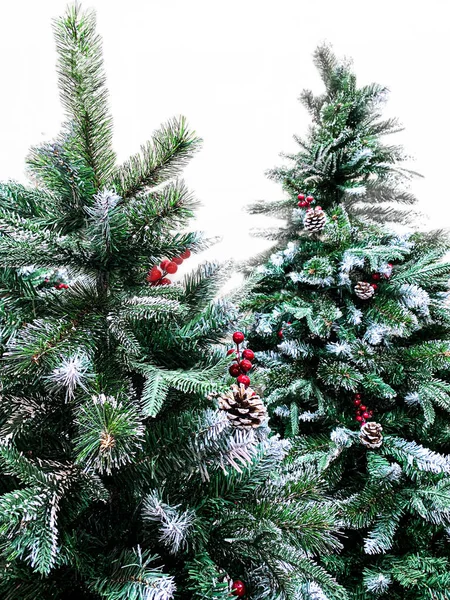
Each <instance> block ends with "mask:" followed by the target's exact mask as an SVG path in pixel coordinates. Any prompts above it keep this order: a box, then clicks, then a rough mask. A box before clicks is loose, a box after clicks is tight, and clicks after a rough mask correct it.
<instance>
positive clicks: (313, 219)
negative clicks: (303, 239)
mask: <svg viewBox="0 0 450 600" xmlns="http://www.w3.org/2000/svg"><path fill="white" fill-rule="evenodd" d="M326 222H327V216H326V214H325V213H324V212H323V210H322V209H321V208H308V210H307V211H306V215H305V218H304V219H303V225H304V227H305V229H307V230H308V231H310V232H311V233H318V232H319V231H322V229H323V228H324V227H325V223H326Z"/></svg>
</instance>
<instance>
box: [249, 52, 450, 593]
mask: <svg viewBox="0 0 450 600" xmlns="http://www.w3.org/2000/svg"><path fill="white" fill-rule="evenodd" d="M315 62H316V65H317V67H318V69H319V72H320V74H321V77H322V80H323V84H324V86H325V92H324V93H323V94H321V95H319V96H315V95H313V94H312V93H311V92H305V93H303V95H302V101H303V104H304V105H305V106H306V108H307V109H308V110H309V112H310V114H311V117H312V125H311V128H310V130H309V132H308V134H307V136H306V137H305V138H304V139H301V138H296V141H297V142H298V145H299V151H298V153H295V154H292V155H289V156H288V157H286V158H287V162H286V163H285V166H283V167H281V168H277V169H274V170H272V171H270V172H269V176H270V177H271V178H273V179H275V180H276V181H279V182H280V183H282V185H283V189H284V190H285V192H286V196H285V199H283V200H281V201H279V202H273V203H263V202H260V203H258V204H257V205H255V206H254V207H253V209H252V210H253V212H257V213H266V214H269V215H272V216H276V217H278V218H284V219H285V221H286V222H285V224H284V225H283V226H281V227H280V229H279V230H278V231H275V232H272V233H271V235H272V236H273V238H274V239H275V241H276V245H275V248H274V249H273V250H272V253H271V255H270V257H268V259H267V261H266V262H265V264H264V265H263V266H261V267H260V268H259V273H260V276H261V279H260V281H259V283H258V284H257V286H256V288H255V289H254V293H253V295H252V296H251V297H250V298H249V299H247V300H246V301H245V303H244V308H245V309H246V310H250V311H252V312H253V313H254V314H253V321H252V324H251V326H250V328H249V330H248V333H249V338H250V341H251V346H252V348H253V349H254V350H258V352H257V353H256V357H257V360H258V364H259V383H260V385H261V387H262V389H263V392H264V396H265V399H266V403H267V405H268V408H269V412H270V414H271V417H272V418H271V427H272V428H274V429H276V430H277V431H279V432H280V433H281V434H282V435H283V436H285V437H286V438H289V439H290V440H291V442H292V449H291V453H290V460H292V461H293V463H296V464H297V465H298V463H299V461H303V462H304V463H305V464H307V465H308V466H309V467H310V468H313V467H314V468H315V469H316V470H317V472H318V473H320V474H321V475H322V476H323V477H324V479H325V480H326V482H327V489H328V492H329V493H330V494H331V495H332V497H333V498H334V503H335V506H336V508H337V509H338V511H339V515H340V517H341V519H342V522H343V524H344V527H345V539H344V550H343V551H342V552H341V553H338V554H335V555H333V556H332V557H329V558H327V557H324V558H323V564H324V565H326V567H327V568H328V569H330V570H331V572H332V573H334V574H335V576H336V577H337V579H338V581H339V582H340V583H341V584H342V585H343V586H344V587H345V588H346V590H347V593H348V595H349V598H351V599H352V600H369V599H373V598H382V599H384V598H386V599H387V598H389V599H390V600H413V599H414V600H432V599H434V600H436V599H439V600H443V599H446V598H450V591H449V590H450V552H449V539H448V532H449V531H450V530H449V526H450V478H449V473H450V460H449V457H448V453H449V449H450V420H449V412H450V380H449V369H450V341H449V325H450V312H449V305H448V283H449V277H450V264H449V263H448V262H445V260H444V255H445V254H446V252H447V251H448V240H447V239H446V238H445V236H444V235H442V233H439V232H435V233H432V234H426V235H425V234H419V233H404V230H399V228H398V227H396V228H395V229H392V228H390V225H389V222H390V221H396V222H397V224H398V223H403V224H404V223H405V222H406V221H407V220H408V219H409V217H410V216H411V213H410V208H409V207H410V205H412V204H413V203H414V197H413V196H412V195H411V194H410V193H409V192H408V191H407V190H406V188H405V187H404V182H405V179H408V178H409V177H410V176H411V175H412V174H411V173H410V172H408V171H407V170H406V169H405V168H404V167H403V165H404V164H405V163H404V159H405V156H404V154H403V152H402V150H401V149H400V148H398V147H397V146H395V145H389V144H388V143H387V142H386V135H387V134H390V133H393V132H395V131H397V130H398V125H397V123H396V122H395V121H392V120H383V118H382V116H381V110H380V108H381V106H382V101H383V100H384V98H385V95H386V90H385V89H383V88H382V87H380V86H378V85H369V86H363V87H358V85H357V82H356V78H355V75H354V73H353V71H352V67H351V65H350V64H349V63H348V62H340V61H339V60H337V59H336V57H335V56H334V55H333V53H332V52H331V50H330V49H329V48H328V47H320V48H319V49H318V50H317V51H316V54H315ZM298 203H299V205H300V206H297V204H298ZM317 205H320V207H321V209H323V210H321V209H320V208H319V209H318V208H317ZM405 209H406V210H405ZM399 231H402V232H401V233H398V232H399ZM370 423H374V424H378V425H369V424H370ZM379 425H381V426H382V437H380V433H381V431H380V428H379ZM375 429H376V430H377V431H376V432H375V433H374V431H375ZM371 430H372V432H371ZM318 597H319V596H318ZM328 597H329V596H328V594H327V593H326V592H325V591H324V593H323V595H322V596H320V598H328Z"/></svg>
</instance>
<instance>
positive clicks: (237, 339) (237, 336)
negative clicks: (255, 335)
mask: <svg viewBox="0 0 450 600" xmlns="http://www.w3.org/2000/svg"><path fill="white" fill-rule="evenodd" d="M244 340H245V335H244V334H243V333H242V331H235V332H234V333H233V342H234V343H235V344H242V342H243V341H244Z"/></svg>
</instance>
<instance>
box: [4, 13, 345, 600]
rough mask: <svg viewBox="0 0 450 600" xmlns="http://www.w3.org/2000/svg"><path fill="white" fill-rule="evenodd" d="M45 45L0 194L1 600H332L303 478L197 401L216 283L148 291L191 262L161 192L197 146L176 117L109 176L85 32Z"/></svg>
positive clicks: (333, 535)
mask: <svg viewBox="0 0 450 600" xmlns="http://www.w3.org/2000/svg"><path fill="white" fill-rule="evenodd" d="M55 34H56V41H57V50H58V55H59V63H58V73H59V86H60V91H61V99H62V102H63V105H64V108H65V111H66V117H67V122H66V123H65V125H64V127H63V131H62V133H61V135H60V136H59V137H58V138H57V139H56V141H54V142H52V143H48V144H43V145H41V146H39V147H36V148H34V149H33V150H32V151H31V153H30V156H29V158H28V168H29V172H30V174H31V176H32V178H33V183H34V185H33V186H32V187H27V186H24V185H21V184H18V183H12V182H10V183H5V184H2V185H1V188H0V234H1V235H0V268H1V269H2V279H1V289H2V292H1V303H2V312H1V315H0V316H1V319H2V327H3V337H2V342H3V344H4V346H5V348H4V352H3V355H2V359H1V369H0V383H1V388H2V389H1V400H0V481H1V489H0V492H1V495H0V573H1V576H0V596H1V597H2V598H3V599H4V600H29V599H33V600H35V599H43V600H46V599H52V600H55V599H56V600H57V599H58V598H61V599H64V600H68V599H70V598H76V599H77V600H78V599H86V600H87V599H92V600H100V599H102V598H105V599H107V600H133V599H135V600H137V599H142V600H145V599H147V600H169V599H170V598H192V599H200V598H202V599H211V600H213V599H214V600H219V599H221V598H223V599H225V598H228V597H230V587H231V585H232V584H233V581H234V590H235V592H233V593H238V594H239V595H243V594H245V595H247V596H248V597H251V598H254V599H259V598H261V599H262V598H280V599H292V600H294V598H295V599H296V600H299V599H304V600H308V599H311V598H316V597H317V593H316V592H317V590H324V593H326V594H327V595H328V597H329V598H332V599H334V600H344V599H345V598H346V594H345V592H344V591H343V589H342V587H341V586H339V585H338V584H337V583H336V582H335V580H334V579H333V578H332V577H331V576H330V575H328V573H327V572H326V570H324V569H323V567H321V566H319V565H318V564H317V562H315V560H314V557H315V556H317V555H319V554H320V555H326V554H328V553H331V552H332V551H335V550H337V549H338V548H339V547H340V541H339V539H338V537H337V531H338V520H337V516H336V509H335V507H334V506H333V504H332V503H331V502H330V501H329V499H328V498H327V497H326V496H324V494H323V491H322V486H323V482H322V480H321V478H320V476H319V475H318V474H317V473H316V472H315V471H314V470H311V469H309V468H307V467H303V466H302V465H301V461H300V462H299V465H298V466H297V465H296V462H295V461H294V463H293V465H294V466H292V464H291V463H290V462H289V463H286V462H285V456H286V453H287V451H288V446H289V445H288V443H286V442H284V441H280V439H278V438H277V437H276V436H275V437H274V436H272V437H271V436H270V435H269V429H268V427H267V426H266V425H265V424H263V425H261V426H260V427H257V428H255V429H252V430H251V431H248V430H246V429H244V428H242V427H239V426H235V427H233V426H232V425H231V423H230V421H229V419H228V418H227V415H226V414H225V412H224V411H221V410H219V409H218V407H217V403H216V400H213V399H211V398H210V397H209V396H208V395H207V394H209V392H211V391H216V392H220V391H222V390H224V389H225V387H226V381H224V379H223V373H224V371H225V365H226V363H227V359H226V358H225V351H224V350H223V349H222V347H221V346H220V343H219V342H220V341H221V340H223V338H224V336H226V335H227V334H228V332H229V330H230V327H231V326H232V323H233V320H234V318H235V314H236V311H235V310H234V309H233V306H232V305H230V303H229V302H227V301H226V300H224V299H220V298H219V299H217V286H218V284H219V283H220V281H221V278H222V276H223V273H222V270H221V269H220V268H219V267H218V266H217V265H213V264H206V265H203V266H201V267H200V268H199V269H198V270H197V271H195V272H193V273H191V274H187V275H186V276H185V278H184V279H183V280H182V281H180V282H179V283H178V284H176V285H163V284H167V283H168V282H167V281H164V279H167V278H162V272H161V271H160V269H159V267H158V264H160V265H161V268H163V269H164V270H165V271H167V272H168V273H174V271H176V270H177V268H178V265H180V264H181V263H182V262H183V260H182V258H183V257H185V258H187V257H188V255H189V253H190V251H191V250H192V251H194V252H195V251H197V250H199V249H201V248H203V247H205V246H206V244H207V241H205V240H202V238H201V236H199V235H198V234H196V233H189V232H188V233H186V226H187V222H188V220H189V218H190V217H191V216H192V214H193V208H194V206H195V202H194V200H193V198H192V195H191V194H190V192H189V191H188V190H187V188H186V187H185V185H184V184H183V182H182V181H181V180H180V179H178V176H179V174H180V171H181V169H182V168H183V166H184V165H185V164H186V163H187V161H188V160H189V159H190V158H191V156H192V154H193V153H194V152H195V151H196V150H197V149H198V147H199V143H200V140H199V139H198V138H197V137H196V135H195V134H194V133H193V132H191V131H190V130H189V129H188V127H187V124H186V121H185V119H184V118H179V119H174V120H172V121H171V122H169V123H167V124H166V125H164V126H162V127H161V129H160V130H159V131H157V132H156V133H155V134H154V135H153V137H152V139H151V141H150V142H148V143H147V144H146V145H145V146H143V148H142V151H141V153H139V154H136V155H134V156H132V157H131V158H130V159H129V160H128V161H127V162H125V164H123V165H121V166H116V159H115V154H114V151H113V148H112V120H111V116H110V113H109V109H108V98H107V90H106V87H105V75H104V71H103V65H102V54H101V40H100V38H99V37H98V35H97V34H96V32H95V18H94V15H93V14H92V13H90V12H87V13H84V12H82V11H81V10H80V8H79V6H77V5H75V6H74V7H72V8H70V9H69V10H68V12H67V13H66V15H65V16H64V17H62V18H61V19H58V20H57V21H56V22H55ZM160 261H162V262H160ZM164 261H165V262H164ZM183 268H184V265H182V266H181V268H180V269H181V270H182V269H183ZM55 273H56V275H57V276H58V277H61V278H62V279H63V281H62V283H61V281H59V280H56V279H52V278H51V277H52V274H55ZM46 279H48V280H49V281H46ZM169 283H170V282H169Z"/></svg>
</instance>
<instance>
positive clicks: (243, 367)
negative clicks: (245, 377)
mask: <svg viewBox="0 0 450 600" xmlns="http://www.w3.org/2000/svg"><path fill="white" fill-rule="evenodd" d="M239 366H240V367H241V371H244V373H247V371H250V369H251V368H252V367H253V365H252V363H251V362H250V361H249V360H247V359H246V358H244V360H241V362H240V363H239Z"/></svg>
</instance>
